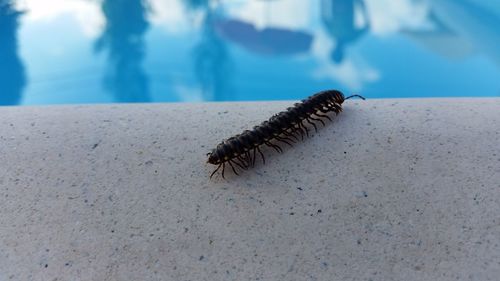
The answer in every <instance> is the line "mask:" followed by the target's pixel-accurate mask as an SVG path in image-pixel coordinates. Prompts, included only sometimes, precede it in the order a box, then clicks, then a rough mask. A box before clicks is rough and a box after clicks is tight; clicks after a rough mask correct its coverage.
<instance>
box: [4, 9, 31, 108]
mask: <svg viewBox="0 0 500 281" xmlns="http://www.w3.org/2000/svg"><path fill="white" fill-rule="evenodd" d="M21 14H22V13H21V12H19V11H17V10H16V9H15V8H14V3H13V2H12V1H10V0H0V105H17V104H19V102H20V101H21V97H22V92H23V89H24V87H25V85H26V75H25V70H24V65H23V62H22V61H21V59H20V57H19V54H18V42H17V41H18V40H17V30H18V28H19V22H18V18H19V17H20V16H21Z"/></svg>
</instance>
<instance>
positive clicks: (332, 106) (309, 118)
mask: <svg viewBox="0 0 500 281" xmlns="http://www.w3.org/2000/svg"><path fill="white" fill-rule="evenodd" d="M352 97H359V98H361V99H364V98H363V97H362V96H360V95H352V96H350V97H347V98H344V95H343V94H342V92H340V91H337V90H326V91H321V92H318V93H316V94H314V95H312V96H310V97H308V98H307V99H304V100H302V101H301V102H300V103H295V104H294V106H292V107H289V108H287V109H286V110H285V111H282V112H280V113H278V114H275V115H273V116H272V117H271V118H269V120H267V121H264V122H262V123H261V124H260V125H257V126H255V127H254V128H253V129H252V130H245V131H243V132H242V133H241V134H238V135H235V136H233V137H230V138H228V139H226V140H224V141H222V142H220V143H219V144H218V145H217V146H216V148H214V149H213V150H212V151H211V152H210V153H208V154H207V155H208V161H207V162H208V163H210V164H213V165H217V168H216V169H215V170H214V171H213V172H212V174H211V175H210V178H212V176H213V175H214V174H215V173H216V172H217V171H218V170H219V169H221V168H222V172H221V174H222V177H223V178H224V171H225V168H226V164H228V165H229V166H230V167H231V169H232V170H233V172H234V173H235V174H236V175H238V172H237V169H238V168H239V169H242V170H247V169H248V168H250V167H253V166H254V165H255V161H256V159H257V158H258V156H260V157H261V158H262V162H263V163H264V164H265V162H266V160H265V157H264V153H263V152H262V150H261V147H262V146H264V145H265V146H268V147H271V148H273V149H274V150H276V151H277V152H278V153H282V152H283V149H282V148H281V146H280V145H279V144H286V145H289V146H292V145H293V143H296V142H298V141H299V137H300V140H303V139H304V137H308V136H309V128H308V126H312V128H314V130H315V131H317V130H318V127H317V126H316V125H317V124H318V123H321V124H323V125H325V122H324V121H325V120H330V121H331V118H330V116H328V114H329V113H330V112H334V113H335V115H338V114H339V113H340V112H341V111H342V104H343V102H344V101H345V100H347V99H349V98H352ZM257 153H258V154H257Z"/></svg>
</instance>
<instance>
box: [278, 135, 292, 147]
mask: <svg viewBox="0 0 500 281" xmlns="http://www.w3.org/2000/svg"><path fill="white" fill-rule="evenodd" d="M276 139H277V140H279V141H281V142H284V143H286V144H288V145H289V146H291V147H293V145H292V144H291V143H289V142H288V141H287V140H286V139H288V138H282V137H276Z"/></svg>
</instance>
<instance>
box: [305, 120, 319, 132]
mask: <svg viewBox="0 0 500 281" xmlns="http://www.w3.org/2000/svg"><path fill="white" fill-rule="evenodd" d="M306 121H307V123H309V124H311V125H312V126H313V127H314V131H315V132H318V127H316V124H314V123H313V122H311V120H309V118H306Z"/></svg>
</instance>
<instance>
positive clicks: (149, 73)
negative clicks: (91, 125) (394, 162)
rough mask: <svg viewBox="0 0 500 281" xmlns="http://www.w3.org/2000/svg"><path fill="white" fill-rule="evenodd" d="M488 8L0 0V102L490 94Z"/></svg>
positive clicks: (493, 25) (495, 26) (286, 1)
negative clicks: (334, 92) (332, 93)
mask: <svg viewBox="0 0 500 281" xmlns="http://www.w3.org/2000/svg"><path fill="white" fill-rule="evenodd" d="M499 27H500V2H498V1H490V0H484V1H480V0H419V1H417V0H383V1H382V0H309V1H303V0H274V1H264V0H238V1H234V0H231V1H230V0H226V1H208V0H163V1H162V0H149V1H140V0H104V1H97V0H95V1H91V0H73V1H72V0H64V1H62V0H44V1H39V0H22V1H13V0H0V105H37V104H78V103H118V102H197V101H242V100H282V99H301V98H304V97H306V96H308V95H309V94H311V93H313V92H315V91H318V90H322V89H327V88H336V89H340V90H342V91H344V92H346V93H348V94H351V93H360V94H362V95H364V96H366V97H367V98H386V97H476V96H479V97H487V96H490V97H491V96H496V97H498V96H500V47H499V46H500V28H499Z"/></svg>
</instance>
